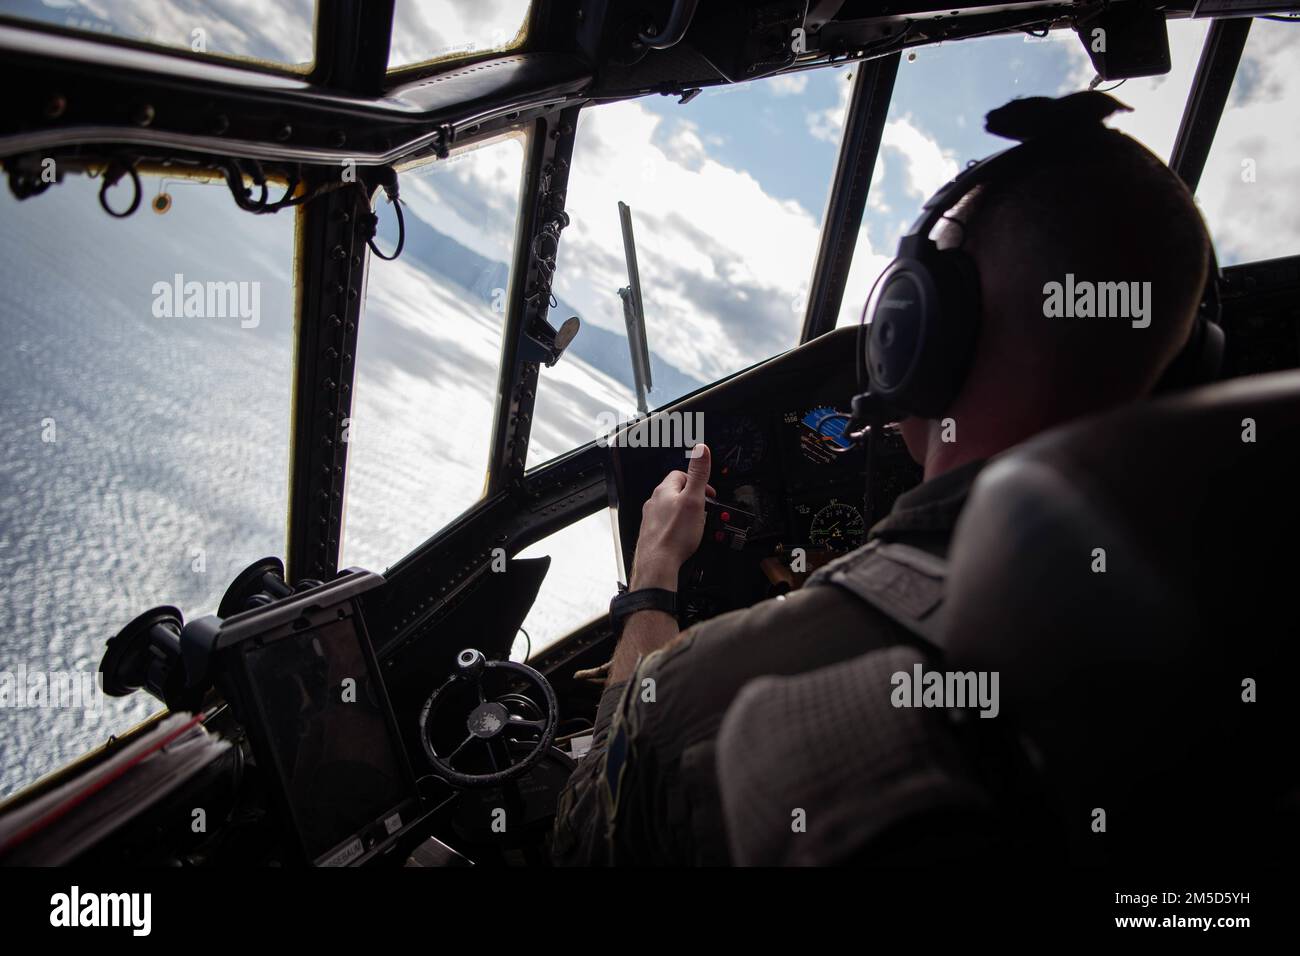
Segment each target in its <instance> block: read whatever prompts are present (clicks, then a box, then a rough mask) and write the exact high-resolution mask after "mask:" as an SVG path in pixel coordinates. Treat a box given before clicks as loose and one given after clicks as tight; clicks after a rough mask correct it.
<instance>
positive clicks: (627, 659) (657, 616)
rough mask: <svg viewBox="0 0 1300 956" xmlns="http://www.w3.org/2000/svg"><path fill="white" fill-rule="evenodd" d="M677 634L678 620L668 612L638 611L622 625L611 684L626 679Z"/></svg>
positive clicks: (611, 666) (610, 679) (612, 664)
mask: <svg viewBox="0 0 1300 956" xmlns="http://www.w3.org/2000/svg"><path fill="white" fill-rule="evenodd" d="M677 632H678V629H677V619H676V618H674V617H673V616H672V615H671V614H669V613H667V612H666V611H637V612H636V613H635V614H633V615H632V616H631V617H629V618H628V619H627V623H626V624H625V625H624V626H623V637H622V638H621V639H620V640H619V642H618V647H617V648H615V650H614V660H613V662H612V663H611V664H610V666H609V682H610V683H611V684H617V683H618V682H620V681H625V680H627V679H628V678H629V677H631V676H632V671H634V670H635V669H636V662H637V661H638V660H639V659H640V658H642V657H644V656H645V655H646V654H651V653H653V652H655V651H657V650H659V648H661V647H664V646H665V645H666V644H668V642H669V641H671V640H672V639H673V638H674V637H676V636H677Z"/></svg>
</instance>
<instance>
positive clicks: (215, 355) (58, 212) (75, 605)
mask: <svg viewBox="0 0 1300 956" xmlns="http://www.w3.org/2000/svg"><path fill="white" fill-rule="evenodd" d="M99 186H100V182H99V181H98V180H92V179H90V178H88V177H86V176H84V175H68V176H67V178H66V179H65V181H64V182H63V183H62V184H59V185H55V186H52V187H51V188H50V189H49V190H47V191H46V192H45V193H42V194H40V195H37V196H33V197H32V198H30V199H27V200H24V201H22V202H19V201H17V200H15V199H14V198H13V197H12V196H11V195H10V194H9V191H8V190H3V191H2V192H0V273H3V275H4V276H5V281H4V282H3V283H0V322H3V324H4V342H5V347H4V348H3V349H0V421H3V425H4V427H3V428H2V429H0V498H2V499H3V502H4V506H3V509H0V574H2V575H3V576H4V580H5V582H6V584H5V597H4V600H3V601H0V795H3V794H6V793H9V792H12V791H14V790H16V789H17V788H19V787H21V786H24V785H26V784H27V783H30V782H31V781H32V780H34V779H35V778H36V777H38V776H40V775H41V774H44V773H46V772H49V771H51V770H53V769H55V768H56V767H58V766H61V765H62V764H64V763H66V762H67V761H69V760H71V759H73V758H75V757H77V756H79V755H80V754H81V753H83V752H85V751H86V750H87V749H89V748H91V747H93V746H96V745H98V744H100V743H102V742H103V741H104V740H105V739H107V737H108V736H109V735H110V734H113V733H121V732H122V731H125V730H126V729H128V728H129V727H131V726H132V725H133V724H135V723H137V722H138V721H139V720H141V719H143V718H144V717H146V716H148V714H149V712H150V711H151V710H153V709H155V708H156V707H157V706H158V705H157V703H156V702H154V701H153V699H152V698H150V697H148V696H147V695H145V694H134V695H132V696H130V697H126V698H114V697H105V696H104V695H103V694H102V692H100V691H99V685H98V682H97V679H96V677H97V674H96V672H97V669H98V666H99V660H100V657H101V655H102V653H103V650H104V642H105V641H106V640H107V639H108V638H109V637H112V636H113V634H115V633H116V632H117V631H118V630H119V629H121V628H122V627H123V626H125V625H126V623H127V622H128V621H130V620H131V619H132V618H134V617H135V616H136V615H138V614H140V613H141V612H142V611H144V610H146V609H148V608H150V607H153V606H155V605H158V604H174V605H176V606H177V607H179V608H180V609H181V610H182V611H183V612H184V614H185V615H186V617H187V618H194V617H198V616H201V615H203V614H209V613H212V612H214V611H215V610H216V608H217V604H218V602H219V601H220V599H221V595H222V593H223V592H224V590H225V587H226V585H227V584H229V582H230V581H231V579H232V578H233V577H234V576H235V574H237V573H238V572H239V571H240V570H242V569H243V568H244V566H246V565H247V564H248V563H250V562H251V561H253V560H255V559H257V558H259V557H262V556H264V555H268V554H283V553H284V542H285V521H286V513H287V498H288V493H287V487H286V483H285V475H286V474H287V470H288V459H289V412H290V394H289V393H290V387H291V383H292V379H293V375H292V372H293V310H294V298H293V289H292V275H293V241H294V238H293V236H294V217H293V214H292V213H280V214H278V215H273V216H254V215H250V214H248V213H246V212H242V211H241V210H239V209H238V208H237V207H236V206H235V204H234V202H233V201H232V200H231V197H230V193H229V192H228V191H227V189H226V187H225V186H224V185H216V184H211V183H199V182H195V181H191V180H178V179H160V178H157V177H149V176H144V177H142V193H143V196H142V198H143V202H142V204H141V207H140V209H139V211H138V212H136V213H135V214H134V215H133V216H131V217H130V218H127V219H123V220H115V219H111V218H109V217H108V216H107V215H105V214H104V212H103V210H101V209H100V207H99V202H98V199H97V195H96V193H97V192H98V189H99ZM129 191H130V185H129V181H128V180H123V181H122V182H121V183H120V184H119V185H118V186H115V187H114V188H113V189H112V190H110V191H109V192H108V194H107V196H108V199H109V202H110V203H111V204H112V205H113V206H114V207H115V208H118V209H121V208H123V207H125V206H126V205H127V204H128V203H129V202H130V197H129V195H128V194H129ZM160 196H166V197H168V198H169V199H170V202H169V203H167V202H159V201H158V197H160ZM160 206H163V207H165V211H164V212H161V213H156V212H155V211H153V210H157V209H158V208H159V207H160Z"/></svg>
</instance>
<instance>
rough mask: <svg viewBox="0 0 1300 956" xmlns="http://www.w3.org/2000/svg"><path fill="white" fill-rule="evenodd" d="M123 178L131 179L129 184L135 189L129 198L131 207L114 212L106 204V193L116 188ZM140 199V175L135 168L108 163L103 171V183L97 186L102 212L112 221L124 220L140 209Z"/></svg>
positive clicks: (117, 163)
mask: <svg viewBox="0 0 1300 956" xmlns="http://www.w3.org/2000/svg"><path fill="white" fill-rule="evenodd" d="M123 176H130V177H131V184H132V185H133V186H134V187H135V195H134V196H132V197H131V205H129V206H128V207H127V208H126V210H125V211H123V212H115V211H114V210H113V207H112V206H110V205H109V204H108V191H109V190H110V189H112V188H113V187H114V186H116V185H117V184H118V182H120V181H121V179H122V177H123ZM140 197H141V188H140V174H139V173H137V172H136V171H135V167H134V166H126V165H123V164H121V163H119V162H116V161H114V162H112V163H110V164H109V167H108V169H106V170H105V171H104V181H103V182H102V183H101V184H100V186H99V205H100V207H101V208H103V210H104V212H106V213H108V214H109V215H110V216H112V217H113V218H114V219H125V218H126V217H127V216H129V215H131V214H132V213H133V212H135V211H136V210H137V209H139V208H140Z"/></svg>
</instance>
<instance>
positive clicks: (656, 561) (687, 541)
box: [628, 444, 716, 591]
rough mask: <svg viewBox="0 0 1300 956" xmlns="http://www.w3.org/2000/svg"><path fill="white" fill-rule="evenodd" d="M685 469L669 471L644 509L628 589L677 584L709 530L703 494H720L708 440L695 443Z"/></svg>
mask: <svg viewBox="0 0 1300 956" xmlns="http://www.w3.org/2000/svg"><path fill="white" fill-rule="evenodd" d="M687 454H688V455H694V456H695V457H694V458H691V459H690V463H689V464H688V465H687V466H686V471H673V472H669V474H668V476H667V477H666V478H664V480H663V481H661V482H659V487H658V488H656V489H655V490H654V493H653V494H651V495H650V498H649V500H647V501H646V503H645V506H644V507H643V508H642V509H641V535H640V537H639V538H638V539H637V544H636V559H635V560H634V561H633V563H632V577H631V580H630V581H629V582H628V587H629V589H631V590H633V591H635V590H638V589H640V588H666V589H667V590H669V591H676V590H677V574H678V572H679V571H680V570H681V568H682V565H683V564H684V563H685V562H686V559H687V558H689V557H690V556H691V555H692V554H694V553H695V549H696V548H698V547H699V546H700V539H701V538H702V537H703V536H704V496H705V495H706V494H708V495H716V492H715V491H714V490H713V488H712V487H711V486H710V485H709V483H708V482H709V470H710V469H711V468H712V465H713V456H712V454H711V453H710V452H709V446H708V445H705V444H699V445H696V446H695V447H694V448H692V449H691V450H690V451H689V452H688V453H687Z"/></svg>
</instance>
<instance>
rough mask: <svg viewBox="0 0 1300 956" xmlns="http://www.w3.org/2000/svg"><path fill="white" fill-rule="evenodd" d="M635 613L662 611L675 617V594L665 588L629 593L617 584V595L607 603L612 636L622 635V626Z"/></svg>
mask: <svg viewBox="0 0 1300 956" xmlns="http://www.w3.org/2000/svg"><path fill="white" fill-rule="evenodd" d="M637 611H663V612H664V613H665V614H670V615H672V616H673V617H674V618H675V617H677V592H676V591H669V590H668V589H667V588H638V589H637V590H635V591H629V590H628V589H627V585H626V584H621V583H620V584H619V586H618V594H616V595H614V597H613V599H612V600H611V601H610V602H609V622H610V623H611V624H612V625H614V636H615V637H617V636H618V635H620V634H622V633H623V625H624V624H626V623H627V619H628V618H629V617H631V616H632V615H633V614H635V613H636V612H637Z"/></svg>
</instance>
